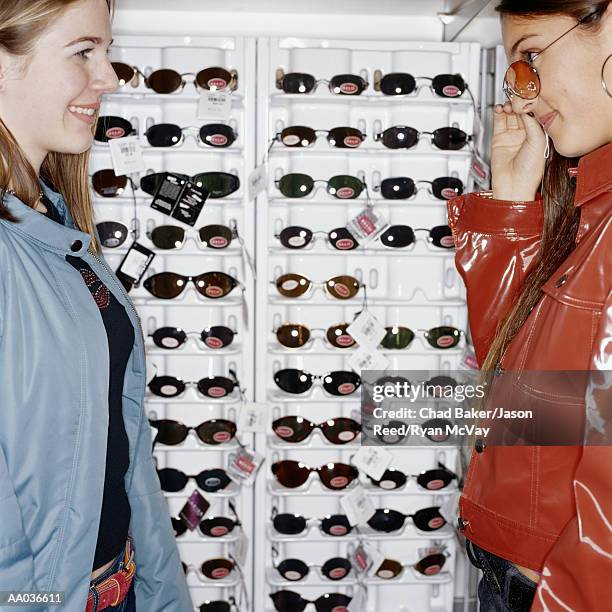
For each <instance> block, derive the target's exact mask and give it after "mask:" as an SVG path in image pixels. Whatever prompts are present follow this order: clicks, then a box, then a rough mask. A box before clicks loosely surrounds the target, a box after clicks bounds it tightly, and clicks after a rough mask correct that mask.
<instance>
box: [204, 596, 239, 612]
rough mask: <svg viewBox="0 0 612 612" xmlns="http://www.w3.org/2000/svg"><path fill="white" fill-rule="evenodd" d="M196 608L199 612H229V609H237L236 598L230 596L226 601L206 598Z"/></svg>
mask: <svg viewBox="0 0 612 612" xmlns="http://www.w3.org/2000/svg"><path fill="white" fill-rule="evenodd" d="M198 610H199V611H200V612H231V610H237V608H236V600H235V599H234V598H233V597H230V598H229V599H228V601H224V600H222V599H216V600H214V601H212V600H210V599H207V600H206V601H204V602H202V603H201V604H200V605H199V606H198Z"/></svg>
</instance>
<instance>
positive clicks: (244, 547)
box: [232, 528, 249, 565]
mask: <svg viewBox="0 0 612 612" xmlns="http://www.w3.org/2000/svg"><path fill="white" fill-rule="evenodd" d="M248 552H249V538H248V537H247V534H246V533H244V529H242V528H241V529H240V534H239V536H238V539H237V540H236V542H235V543H234V552H233V555H232V556H233V557H234V559H236V563H238V565H244V564H245V563H246V560H247V554H248Z"/></svg>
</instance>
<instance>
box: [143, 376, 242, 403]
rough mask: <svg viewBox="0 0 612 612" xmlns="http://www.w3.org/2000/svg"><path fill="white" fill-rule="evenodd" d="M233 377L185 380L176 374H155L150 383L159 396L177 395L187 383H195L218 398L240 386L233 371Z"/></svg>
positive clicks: (206, 394) (210, 395) (203, 393)
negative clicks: (176, 376) (175, 375)
mask: <svg viewBox="0 0 612 612" xmlns="http://www.w3.org/2000/svg"><path fill="white" fill-rule="evenodd" d="M230 374H231V376H232V378H227V377H226V376H207V377H206V378H200V380H198V381H183V380H181V379H180V378H175V377H174V376H157V375H155V376H154V377H153V379H152V380H151V382H150V383H149V389H150V391H151V393H154V394H155V395H158V396H159V397H176V396H177V395H180V394H181V393H183V392H184V391H185V389H186V387H187V385H195V386H196V387H197V389H198V391H199V392H200V393H201V394H202V395H205V396H206V397H210V398H212V399H218V398H221V397H225V396H226V395H229V394H230V393H231V392H232V391H233V390H234V389H235V388H239V387H240V385H239V384H238V380H237V379H236V376H235V374H234V373H233V372H230Z"/></svg>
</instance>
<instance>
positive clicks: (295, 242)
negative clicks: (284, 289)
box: [283, 236, 306, 286]
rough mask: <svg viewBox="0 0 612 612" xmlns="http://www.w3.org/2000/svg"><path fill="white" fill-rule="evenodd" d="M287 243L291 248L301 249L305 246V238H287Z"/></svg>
mask: <svg viewBox="0 0 612 612" xmlns="http://www.w3.org/2000/svg"><path fill="white" fill-rule="evenodd" d="M287 242H288V243H289V244H290V245H291V246H292V247H301V246H304V245H305V244H306V238H304V237H303V236H291V238H289V240H287ZM294 282H295V281H294ZM283 286H284V285H283Z"/></svg>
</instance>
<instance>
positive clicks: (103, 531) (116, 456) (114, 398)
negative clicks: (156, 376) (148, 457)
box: [42, 196, 134, 570]
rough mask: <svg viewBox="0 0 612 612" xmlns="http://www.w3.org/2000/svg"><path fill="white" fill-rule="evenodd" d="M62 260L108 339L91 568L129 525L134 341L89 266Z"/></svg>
mask: <svg viewBox="0 0 612 612" xmlns="http://www.w3.org/2000/svg"><path fill="white" fill-rule="evenodd" d="M42 201H43V204H44V205H45V206H46V208H47V213H46V216H47V217H49V218H50V219H52V220H53V221H56V222H57V223H62V218H61V217H60V214H59V212H58V210H57V209H56V208H55V206H53V203H52V202H51V201H50V200H49V199H48V198H47V197H45V196H43V200H42ZM66 260H67V261H68V263H69V264H71V265H72V266H74V267H75V268H76V269H77V270H78V271H79V272H80V273H81V276H82V277H83V280H84V282H85V284H86V285H87V287H88V289H89V290H90V292H91V295H92V297H93V299H94V301H95V303H96V305H97V306H98V308H99V309H100V315H101V316H102V321H103V322H104V327H105V329H106V336H107V339H108V355H109V368H110V376H109V384H108V411H109V415H108V416H109V421H108V439H107V447H106V471H105V474H104V492H103V498H102V513H101V515H100V525H99V529H98V541H97V544H96V552H95V556H94V563H93V567H92V570H95V569H98V568H99V567H102V566H103V565H104V564H106V563H108V562H109V561H111V560H112V559H114V558H115V557H116V556H117V555H118V554H119V553H120V552H121V550H122V549H123V546H124V545H125V541H126V539H127V535H128V527H129V524H130V516H131V509H130V504H129V501H128V497H127V493H126V491H125V483H124V477H125V473H126V472H127V469H128V466H129V454H128V451H129V443H128V438H127V434H126V431H125V425H124V422H123V410H122V406H123V404H122V395H123V379H124V376H125V369H126V367H127V362H128V359H129V356H130V353H131V352H132V346H133V344H134V328H133V327H132V323H131V322H130V319H129V317H128V316H127V314H126V312H125V309H124V308H123V306H122V305H121V304H120V303H119V302H118V301H117V299H116V298H115V296H114V295H113V294H112V293H111V292H110V291H109V290H108V287H107V286H106V285H105V284H104V283H103V282H102V281H101V280H100V279H99V278H98V276H97V275H96V274H95V273H94V271H93V270H92V269H91V267H90V266H89V265H88V264H87V263H86V262H85V261H84V260H83V259H81V258H80V257H73V256H72V255H66Z"/></svg>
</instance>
